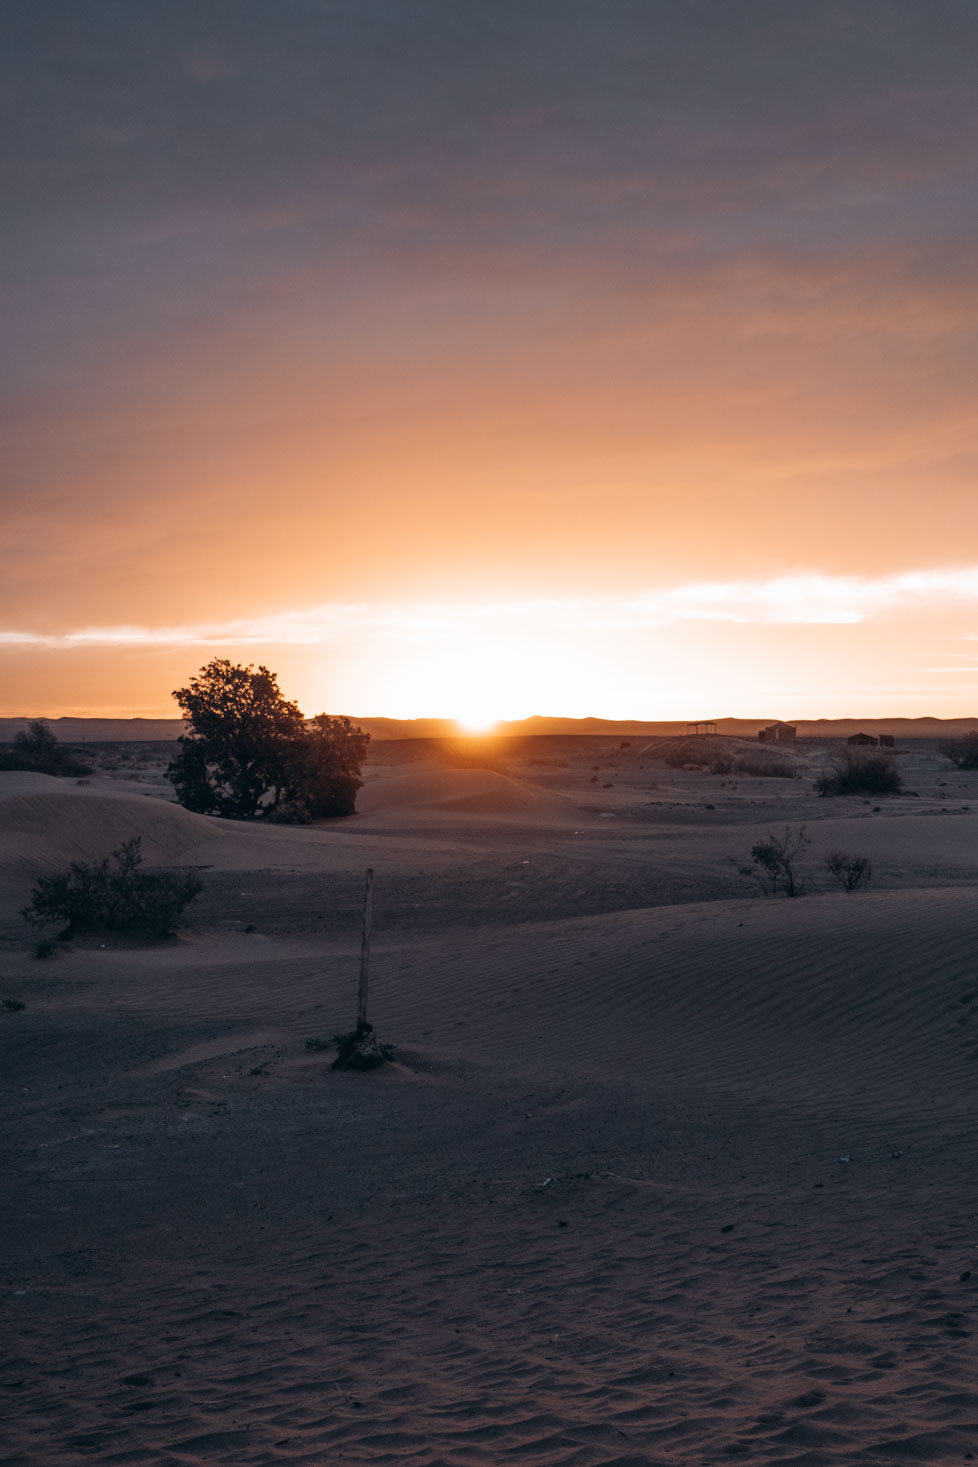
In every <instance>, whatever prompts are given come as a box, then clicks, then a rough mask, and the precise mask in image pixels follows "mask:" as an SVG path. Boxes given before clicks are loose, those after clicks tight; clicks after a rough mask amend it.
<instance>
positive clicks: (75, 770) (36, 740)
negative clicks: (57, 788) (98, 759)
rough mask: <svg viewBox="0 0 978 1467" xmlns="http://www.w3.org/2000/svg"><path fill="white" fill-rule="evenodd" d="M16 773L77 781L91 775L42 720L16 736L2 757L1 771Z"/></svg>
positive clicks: (34, 722)
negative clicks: (15, 770) (59, 777)
mask: <svg viewBox="0 0 978 1467" xmlns="http://www.w3.org/2000/svg"><path fill="white" fill-rule="evenodd" d="M13 769H27V770H30V771H31V772H32V773H33V774H58V775H74V776H76V777H77V776H80V775H85V774H91V772H92V771H91V769H90V768H89V766H88V765H87V764H83V763H81V761H80V760H79V759H76V758H75V756H74V754H73V753H72V752H71V750H70V749H66V748H65V746H64V744H59V743H58V740H57V739H56V738H55V736H54V734H53V733H52V732H51V729H50V727H49V726H48V724H47V723H46V722H45V720H44V719H43V718H35V719H34V720H33V722H31V723H29V724H28V725H27V727H26V728H25V729H23V730H22V732H21V733H19V734H16V735H15V736H14V740H13V743H12V744H11V745H10V747H9V748H7V749H4V750H3V752H2V753H0V770H13Z"/></svg>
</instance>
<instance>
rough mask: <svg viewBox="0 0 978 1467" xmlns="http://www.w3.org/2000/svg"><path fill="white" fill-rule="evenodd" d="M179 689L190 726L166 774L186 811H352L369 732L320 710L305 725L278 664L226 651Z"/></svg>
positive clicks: (271, 814) (310, 814)
mask: <svg viewBox="0 0 978 1467" xmlns="http://www.w3.org/2000/svg"><path fill="white" fill-rule="evenodd" d="M173 696H174V698H175V699H176V701H177V703H178V704H179V705H180V709H181V711H182V713H183V716H184V718H185V719H186V721H187V725H188V730H187V732H186V733H185V734H184V735H183V736H182V737H181V739H180V752H179V753H178V754H177V756H176V758H175V759H173V761H172V762H171V764H170V770H169V773H170V778H171V779H172V780H173V784H174V786H175V788H176V791H177V798H178V799H179V800H180V803H181V804H182V805H185V806H186V807H187V809H189V810H196V811H198V812H199V813H201V814H206V815H212V814H213V815H226V816H230V817H231V818H233V819H237V820H252V819H255V818H256V817H261V818H263V819H278V820H295V821H302V820H314V819H323V818H325V817H327V816H335V815H352V814H353V812H354V809H355V807H356V795H357V790H358V789H359V788H360V786H361V784H362V783H363V781H362V780H361V778H360V770H361V767H362V765H363V760H364V758H365V756H366V751H367V744H368V743H369V741H370V735H369V734H365V733H364V732H363V730H362V729H360V728H358V727H357V726H356V725H355V724H353V723H351V721H350V719H348V718H334V717H330V716H329V715H328V714H326V713H319V714H317V715H316V717H315V718H313V719H311V720H310V721H309V723H308V724H307V722H306V720H305V718H304V716H303V714H302V711H301V710H300V708H299V706H298V704H297V703H293V702H289V701H288V700H287V699H286V698H285V697H284V696H283V694H282V692H281V690H280V689H279V686H278V678H277V676H276V674H275V673H274V672H270V671H269V669H268V668H267V667H259V668H257V670H256V669H255V668H254V667H252V666H251V665H250V664H249V666H247V667H242V666H241V665H236V664H234V663H231V662H228V661H227V660H226V659H223V658H216V659H215V660H214V661H213V662H209V663H208V664H207V666H206V667H202V668H201V670H200V672H199V673H198V674H197V676H196V677H193V678H191V679H190V683H189V685H188V686H187V687H186V688H178V689H177V690H176V691H175V692H174V694H173Z"/></svg>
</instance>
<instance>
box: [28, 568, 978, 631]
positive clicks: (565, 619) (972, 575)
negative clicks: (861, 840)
mask: <svg viewBox="0 0 978 1467" xmlns="http://www.w3.org/2000/svg"><path fill="white" fill-rule="evenodd" d="M970 602H976V603H978V566H965V567H961V568H958V569H951V570H918V571H907V572H904V573H902V574H899V575H891V576H880V577H876V578H871V577H864V576H838V575H823V574H820V573H818V572H805V573H798V574H792V575H785V576H777V577H774V578H773V579H770V580H756V581H749V580H739V581H697V582H686V583H683V584H681V585H679V586H673V587H667V588H659V589H654V590H649V591H645V592H641V593H636V594H631V595H626V596H621V597H552V598H539V599H531V600H513V601H485V602H430V603H419V602H406V603H403V604H397V603H388V602H380V603H373V604H370V603H357V602H352V603H335V602H326V603H324V604H321V605H318V606H312V607H307V608H304V609H299V610H284V611H276V612H272V613H268V614H266V615H260V616H255V617H250V618H239V619H237V620H233V621H225V622H208V623H200V624H193V625H186V626H164V627H146V626H132V625H122V626H102V627H83V628H78V629H75V630H69V631H64V632H61V633H42V632H31V631H24V630H20V629H10V630H0V645H2V646H8V647H38V648H44V647H48V648H59V649H72V648H93V647H140V646H144V647H160V648H168V647H185V646H187V647H192V646H196V647H213V648H216V649H220V648H222V647H251V646H254V647H261V646H297V647H309V646H316V645H319V644H322V643H327V642H334V641H337V640H341V639H343V638H345V637H349V636H358V637H366V638H376V639H383V640H407V641H412V642H424V641H452V640H461V639H465V638H469V637H473V636H480V635H488V634H490V633H497V632H499V631H500V630H503V629H509V630H513V631H519V632H520V633H521V634H523V635H532V634H533V633H546V634H550V635H553V634H560V633H568V632H573V633H582V632H602V631H609V632H611V631H625V630H627V631H632V632H634V631H641V630H643V629H652V628H655V627H662V626H669V625H675V624H677V623H680V622H690V621H696V622H711V621H712V622H728V623H741V624H746V625H749V624H762V625H792V624H794V625H848V624H855V623H858V622H862V621H866V620H868V619H870V618H873V617H880V616H884V615H887V614H897V613H900V612H914V611H916V612H921V611H924V610H926V609H928V608H935V609H936V608H939V607H949V606H952V605H954V604H959V605H964V604H967V603H970Z"/></svg>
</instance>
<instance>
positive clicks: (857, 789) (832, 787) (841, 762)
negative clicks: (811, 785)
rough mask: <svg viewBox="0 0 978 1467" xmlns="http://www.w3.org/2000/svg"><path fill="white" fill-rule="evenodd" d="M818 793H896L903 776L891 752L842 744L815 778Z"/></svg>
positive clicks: (901, 784)
mask: <svg viewBox="0 0 978 1467" xmlns="http://www.w3.org/2000/svg"><path fill="white" fill-rule="evenodd" d="M815 789H816V791H817V792H818V793H819V794H820V795H898V794H900V793H901V791H902V790H903V777H902V775H901V774H900V771H899V769H898V768H897V766H896V764H895V762H894V759H893V755H892V754H887V753H885V752H883V751H882V750H879V749H866V748H859V747H858V746H856V745H849V744H843V746H842V748H841V749H836V751H835V753H834V754H833V755H832V757H831V759H830V760H829V762H828V765H827V767H826V768H825V769H824V770H823V771H822V773H821V774H820V775H819V777H818V779H817V780H816V781H815Z"/></svg>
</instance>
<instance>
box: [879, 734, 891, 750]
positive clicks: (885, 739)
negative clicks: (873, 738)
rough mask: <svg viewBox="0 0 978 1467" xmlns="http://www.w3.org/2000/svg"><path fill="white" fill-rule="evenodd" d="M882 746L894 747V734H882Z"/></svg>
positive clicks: (882, 747) (886, 747)
mask: <svg viewBox="0 0 978 1467" xmlns="http://www.w3.org/2000/svg"><path fill="white" fill-rule="evenodd" d="M880 748H881V749H892V748H893V735H892V734H880Z"/></svg>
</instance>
